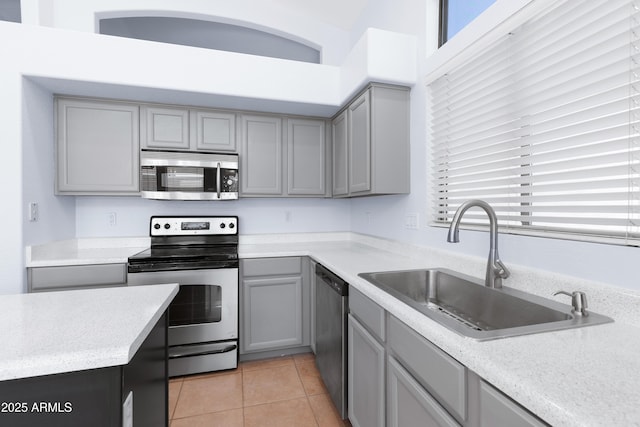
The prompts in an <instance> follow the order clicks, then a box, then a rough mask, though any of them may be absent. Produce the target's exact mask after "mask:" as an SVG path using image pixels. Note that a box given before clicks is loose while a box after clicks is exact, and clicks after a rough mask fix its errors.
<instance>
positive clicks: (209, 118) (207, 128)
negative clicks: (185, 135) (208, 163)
mask: <svg viewBox="0 0 640 427" xmlns="http://www.w3.org/2000/svg"><path fill="white" fill-rule="evenodd" d="M190 121H191V134H190V137H191V147H192V148H193V149H195V150H196V151H236V115H235V114H233V113H224V112H220V111H206V110H191V112H190Z"/></svg>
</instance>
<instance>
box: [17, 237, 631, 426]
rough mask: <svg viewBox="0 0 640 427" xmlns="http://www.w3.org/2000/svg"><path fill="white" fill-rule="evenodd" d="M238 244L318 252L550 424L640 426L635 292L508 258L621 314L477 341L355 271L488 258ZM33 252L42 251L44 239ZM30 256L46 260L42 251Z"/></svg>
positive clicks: (370, 243)
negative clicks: (608, 319) (568, 327)
mask: <svg viewBox="0 0 640 427" xmlns="http://www.w3.org/2000/svg"><path fill="white" fill-rule="evenodd" d="M94 243H95V242H94ZM39 251H40V252H39ZM238 252H239V255H240V257H241V258H257V257H260V258H261V257H281V256H311V257H312V258H313V259H315V260H316V261H317V262H319V263H321V264H323V265H324V266H326V267H327V268H329V269H330V270H332V271H333V272H334V273H336V274H337V275H339V276H340V277H342V278H343V279H345V280H346V281H347V282H349V284H350V285H351V286H353V287H355V288H356V289H358V290H360V291H361V292H363V293H364V294H366V295H367V296H369V298H371V299H372V300H373V301H375V302H376V303H378V304H379V305H381V306H382V307H383V308H384V309H386V310H387V311H389V312H390V313H391V314H393V315H394V316H396V317H397V318H398V319H400V320H401V321H403V322H405V323H406V324H407V325H409V326H411V327H412V328H413V329H415V330H416V331H418V332H419V333H420V334H421V335H422V336H424V337H425V338H427V339H428V340H430V341H431V342H433V343H434V344H436V345H437V346H438V347H440V348H441V349H443V350H444V351H445V352H447V353H448V354H450V355H451V356H452V357H454V358H455V359H457V360H458V361H459V362H460V363H462V364H463V365H465V366H467V367H468V368H469V369H471V370H473V371H474V372H476V373H477V374H478V375H479V376H481V377H482V378H484V379H485V380H486V381H488V382H489V383H491V384H493V385H494V386H495V387H497V388H498V389H500V390H502V391H503V392H504V393H506V394H507V395H509V396H510V397H511V398H512V399H514V400H515V401H517V402H518V403H519V404H521V405H522V406H524V407H526V408H527V409H529V410H530V411H531V412H533V413H534V414H536V415H537V416H539V417H540V418H542V419H543V420H545V421H546V422H548V423H549V424H551V425H557V426H576V427H577V426H603V425H607V426H633V425H637V426H640V406H639V405H638V404H637V403H638V402H640V387H639V386H638V384H640V357H638V356H639V355H640V293H638V292H635V291H632V290H629V289H623V288H618V287H612V286H609V285H607V284H602V283H593V282H588V281H585V280H582V279H577V278H573V277H568V276H562V275H557V274H552V273H549V272H544V271H540V270H533V269H529V268H525V267H522V266H517V265H509V269H510V270H511V273H512V275H511V277H510V278H509V279H508V280H507V281H506V282H505V286H509V287H513V288H516V289H519V290H523V291H526V292H530V293H533V294H536V295H539V296H543V297H546V298H550V299H553V297H552V294H553V292H555V291H557V290H560V289H564V290H569V291H573V290H581V291H584V292H586V293H587V295H588V296H589V308H590V309H591V310H593V311H594V312H597V313H600V314H604V315H607V316H609V317H612V318H613V319H614V320H615V322H614V323H609V324H604V325H597V326H589V327H584V328H580V329H571V330H565V331H558V332H547V333H542V334H534V335H526V336H520V337H512V338H507V339H499V340H494V341H484V342H478V341H475V340H473V339H470V338H465V337H462V336H461V335H458V334H456V333H454V332H452V331H450V330H448V329H446V328H444V327H443V326H441V325H439V324H438V323H436V322H435V321H433V320H431V319H429V318H427V317H425V316H424V315H422V314H420V313H419V312H417V311H415V310H413V309H412V308H410V307H409V306H407V305H406V304H404V303H402V302H401V301H399V300H397V299H395V298H393V297H391V296H389V295H388V294H386V293H385V292H384V291H382V290H380V289H378V288H377V287H375V286H373V285H372V284H370V283H369V282H367V281H366V280H364V279H362V278H360V277H359V276H358V274H359V273H363V272H371V271H385V270H403V269H414V268H433V267H439V268H450V269H453V270H457V271H460V272H462V273H465V274H468V275H471V276H475V277H484V269H485V265H486V264H485V263H486V259H482V258H479V257H470V256H461V255H459V254H456V253H452V252H446V251H441V250H434V249H430V248H427V247H420V246H412V245H406V244H402V243H399V242H394V241H390V240H385V239H378V238H373V237H369V236H363V235H358V234H354V233H317V234H297V235H255V236H241V237H240V245H239V248H238ZM32 253H34V252H32ZM35 253H40V254H44V253H46V248H44V247H43V248H39V250H38V251H35ZM132 253H134V252H132ZM59 255H60V259H62V258H63V257H65V256H67V255H65V254H59ZM127 256H128V255H127ZM86 261H88V259H87V258H86V257H85V258H83V259H82V260H81V263H87V262H86ZM91 261H92V263H98V262H100V259H99V258H96V259H92V260H91ZM29 262H31V266H40V265H44V264H43V263H42V259H37V258H36V259H31V260H29V258H28V263H29ZM50 262H51V263H52V264H51V265H59V264H56V260H55V259H51V260H50ZM66 262H69V259H67V260H66ZM122 262H126V256H125V258H124V259H123V260H122ZM28 265H29V264H28ZM562 301H564V300H562Z"/></svg>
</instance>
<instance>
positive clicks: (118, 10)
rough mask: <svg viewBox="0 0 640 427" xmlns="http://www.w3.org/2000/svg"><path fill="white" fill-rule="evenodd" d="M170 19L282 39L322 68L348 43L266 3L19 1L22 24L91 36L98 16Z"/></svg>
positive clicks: (336, 61)
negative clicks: (308, 50)
mask: <svg viewBox="0 0 640 427" xmlns="http://www.w3.org/2000/svg"><path fill="white" fill-rule="evenodd" d="M145 15H146V16H174V17H182V18H193V19H203V20H214V21H218V22H222V23H230V24H238V25H245V26H247V27H249V28H253V29H257V30H263V31H267V32H270V33H272V34H276V35H282V36H285V37H288V38H291V39H294V40H296V41H298V42H301V43H304V44H307V45H309V46H312V47H315V48H320V49H321V52H322V63H324V64H329V65H340V64H342V62H343V61H344V59H345V57H346V55H347V54H348V52H349V50H350V48H351V46H352V45H353V43H350V40H349V33H348V32H347V31H345V30H343V29H341V28H338V27H336V26H332V25H330V24H327V23H324V22H321V21H320V20H317V19H313V17H310V16H308V15H305V14H301V13H296V12H295V11H293V10H291V9H288V8H286V7H283V5H281V4H280V3H278V2H272V1H269V0H260V1H255V0H233V1H224V0H208V1H203V0H181V1H179V2H178V1H176V0H83V1H78V0H40V1H30V2H24V1H23V12H22V22H23V23H27V24H34V25H45V26H49V27H55V28H63V29H69V30H76V31H84V32H89V33H93V32H96V28H97V20H98V19H99V18H101V17H105V18H111V17H122V16H145Z"/></svg>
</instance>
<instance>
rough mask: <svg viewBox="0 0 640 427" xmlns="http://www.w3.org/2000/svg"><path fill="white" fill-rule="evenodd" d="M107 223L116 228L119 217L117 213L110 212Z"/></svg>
mask: <svg viewBox="0 0 640 427" xmlns="http://www.w3.org/2000/svg"><path fill="white" fill-rule="evenodd" d="M107 221H108V222H109V227H115V226H116V225H118V215H117V214H116V213H115V212H109V213H108V214H107Z"/></svg>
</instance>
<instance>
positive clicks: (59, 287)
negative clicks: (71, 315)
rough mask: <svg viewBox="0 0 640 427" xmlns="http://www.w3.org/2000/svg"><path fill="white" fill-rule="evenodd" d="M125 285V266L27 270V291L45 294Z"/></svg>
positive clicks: (76, 266)
mask: <svg viewBox="0 0 640 427" xmlns="http://www.w3.org/2000/svg"><path fill="white" fill-rule="evenodd" d="M126 284H127V265H126V264H124V263H119V264H91V265H63V266H56V267H32V268H27V287H28V289H27V291H28V292H47V291H63V290H71V289H85V288H104V287H108V286H124V285H126Z"/></svg>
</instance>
